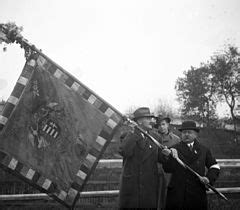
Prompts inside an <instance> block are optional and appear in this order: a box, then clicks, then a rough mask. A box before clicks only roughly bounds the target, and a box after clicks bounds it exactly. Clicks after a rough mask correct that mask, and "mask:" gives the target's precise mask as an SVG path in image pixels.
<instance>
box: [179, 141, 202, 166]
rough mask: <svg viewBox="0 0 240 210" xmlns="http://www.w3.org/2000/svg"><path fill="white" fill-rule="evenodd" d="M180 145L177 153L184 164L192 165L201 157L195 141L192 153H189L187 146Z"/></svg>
mask: <svg viewBox="0 0 240 210" xmlns="http://www.w3.org/2000/svg"><path fill="white" fill-rule="evenodd" d="M180 144H181V147H180V148H179V153H180V156H182V158H183V159H184V160H183V161H184V162H186V164H192V163H193V162H195V161H196V160H197V159H198V158H199V156H200V155H201V150H200V147H199V143H198V142H197V141H196V140H195V141H194V144H193V150H192V151H190V149H189V147H188V145H187V144H185V143H183V142H181V143H180Z"/></svg>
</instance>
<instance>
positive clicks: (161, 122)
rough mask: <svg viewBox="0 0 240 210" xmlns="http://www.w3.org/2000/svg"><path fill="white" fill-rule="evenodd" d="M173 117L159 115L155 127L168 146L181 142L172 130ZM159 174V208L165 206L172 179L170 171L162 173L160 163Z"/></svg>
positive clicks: (164, 143)
mask: <svg viewBox="0 0 240 210" xmlns="http://www.w3.org/2000/svg"><path fill="white" fill-rule="evenodd" d="M170 122H171V119H170V118H169V117H164V116H162V115H158V116H157V117H156V124H155V126H154V127H155V129H156V130H157V133H158V134H159V135H160V137H161V139H162V144H163V145H164V146H166V147H167V148H170V147H172V146H174V145H175V144H177V143H179V142H180V138H179V137H178V136H177V135H175V134H174V133H173V132H172V131H171V130H170ZM158 168H159V171H160V174H159V191H158V210H162V209H164V208H165V203H166V197H167V186H168V184H169V181H170V179H171V174H170V173H165V172H164V173H162V164H160V163H158Z"/></svg>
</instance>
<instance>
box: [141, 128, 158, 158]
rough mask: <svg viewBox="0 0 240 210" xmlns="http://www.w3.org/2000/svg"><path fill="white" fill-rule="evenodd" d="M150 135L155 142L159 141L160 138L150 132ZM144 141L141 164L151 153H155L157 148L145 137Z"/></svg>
mask: <svg viewBox="0 0 240 210" xmlns="http://www.w3.org/2000/svg"><path fill="white" fill-rule="evenodd" d="M150 135H151V136H152V137H154V138H155V139H156V140H158V141H160V137H159V136H158V135H157V134H155V133H153V132H151V131H150ZM144 141H145V142H146V144H145V148H144V154H143V158H142V162H143V161H145V160H146V159H147V158H148V157H149V156H150V155H151V154H152V153H153V152H157V146H156V145H155V144H154V143H153V142H152V141H151V140H150V139H148V138H147V137H145V139H144Z"/></svg>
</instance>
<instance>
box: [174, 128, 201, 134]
mask: <svg viewBox="0 0 240 210" xmlns="http://www.w3.org/2000/svg"><path fill="white" fill-rule="evenodd" d="M178 130H179V131H181V132H182V131H184V130H194V131H196V132H198V133H199V131H200V129H199V128H196V127H189V128H179V129H178Z"/></svg>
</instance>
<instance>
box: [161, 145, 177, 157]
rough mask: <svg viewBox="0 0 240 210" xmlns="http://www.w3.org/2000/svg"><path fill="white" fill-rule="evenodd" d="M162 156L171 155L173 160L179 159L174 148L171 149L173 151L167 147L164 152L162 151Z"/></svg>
mask: <svg viewBox="0 0 240 210" xmlns="http://www.w3.org/2000/svg"><path fill="white" fill-rule="evenodd" d="M162 154H163V155H165V156H167V157H168V156H169V155H172V156H173V158H178V152H177V150H176V149H174V148H171V149H168V148H167V147H165V148H164V149H163V150H162Z"/></svg>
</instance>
